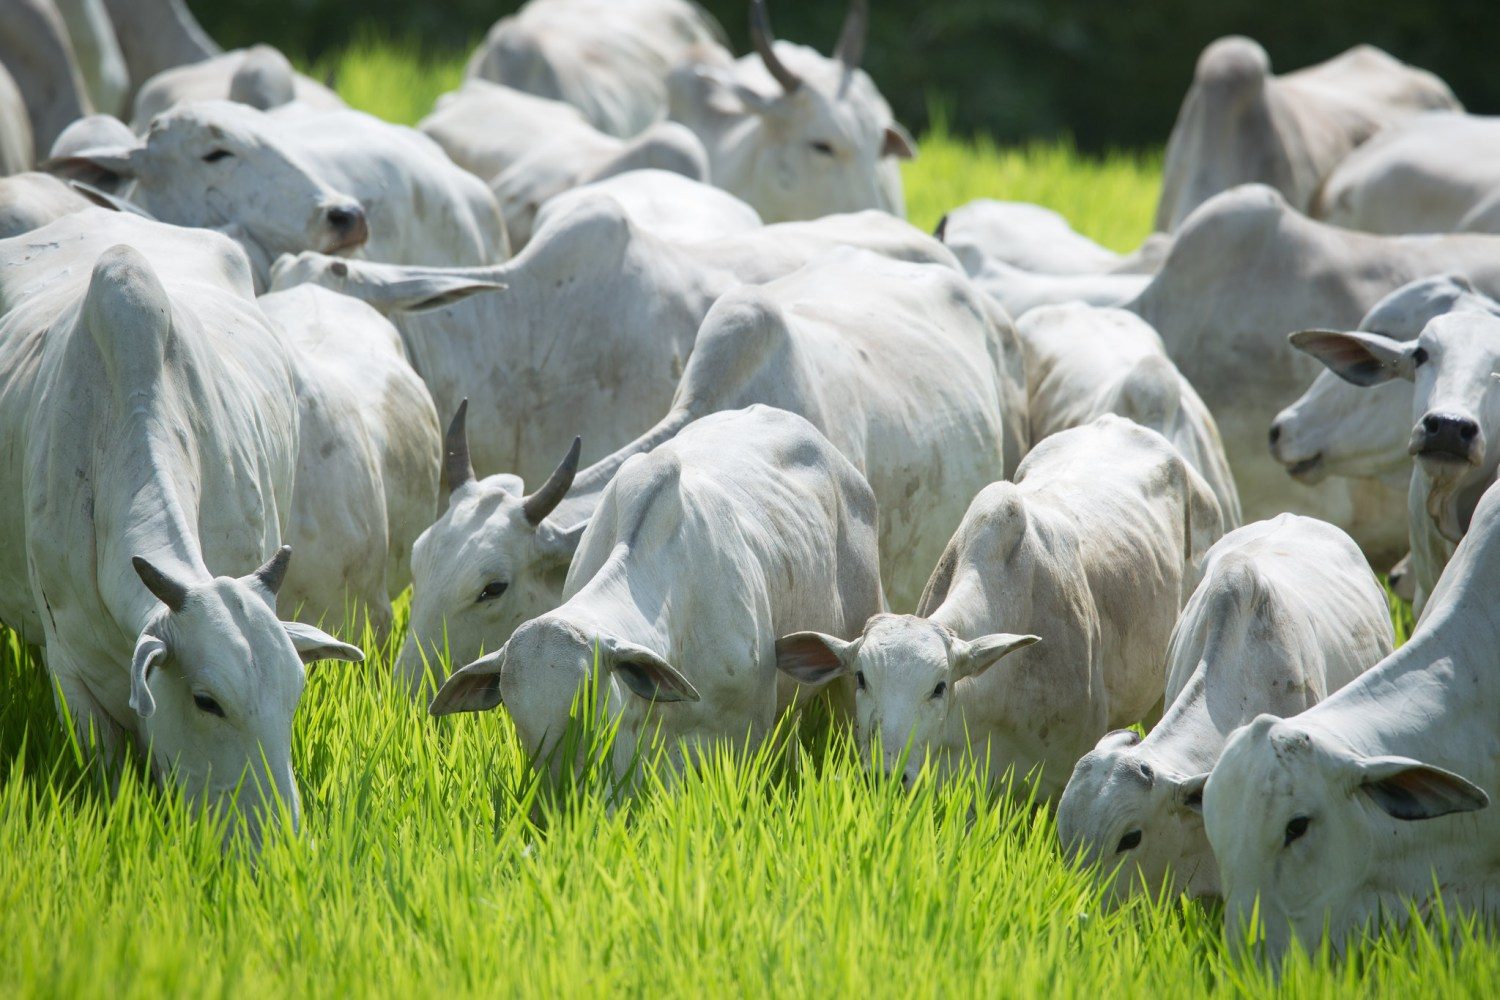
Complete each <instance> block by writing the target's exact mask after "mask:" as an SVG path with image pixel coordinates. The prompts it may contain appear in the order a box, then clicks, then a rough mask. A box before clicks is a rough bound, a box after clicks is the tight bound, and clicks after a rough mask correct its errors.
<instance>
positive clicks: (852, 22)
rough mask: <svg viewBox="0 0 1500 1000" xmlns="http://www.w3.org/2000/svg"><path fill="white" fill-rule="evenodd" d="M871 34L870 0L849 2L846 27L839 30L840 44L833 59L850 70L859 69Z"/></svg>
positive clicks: (835, 49) (845, 17)
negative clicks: (866, 42)
mask: <svg viewBox="0 0 1500 1000" xmlns="http://www.w3.org/2000/svg"><path fill="white" fill-rule="evenodd" d="M869 34H870V0H849V11H848V13H846V14H845V15H844V27H843V28H842V29H840V30H839V43H838V45H837V46H835V48H834V50H833V57H834V58H835V59H837V60H838V61H839V62H841V63H843V64H844V65H845V66H847V67H849V68H850V69H859V64H860V63H861V62H863V61H864V58H865V39H866V38H867V37H869Z"/></svg>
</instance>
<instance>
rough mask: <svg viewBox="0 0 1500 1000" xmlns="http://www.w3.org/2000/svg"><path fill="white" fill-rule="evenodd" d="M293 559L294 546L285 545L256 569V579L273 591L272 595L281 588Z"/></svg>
mask: <svg viewBox="0 0 1500 1000" xmlns="http://www.w3.org/2000/svg"><path fill="white" fill-rule="evenodd" d="M291 561H292V547H291V546H290V545H283V546H282V547H281V548H279V549H277V550H276V551H275V552H274V553H273V554H272V555H271V558H269V559H267V560H266V564H265V565H264V566H262V567H261V568H260V569H258V570H256V571H255V579H256V580H257V581H258V582H259V583H260V585H261V586H262V587H265V588H266V589H267V590H268V591H270V592H271V596H272V597H275V596H276V593H277V592H278V591H279V590H281V582H282V581H283V580H285V579H286V568H287V566H288V565H290V563H291Z"/></svg>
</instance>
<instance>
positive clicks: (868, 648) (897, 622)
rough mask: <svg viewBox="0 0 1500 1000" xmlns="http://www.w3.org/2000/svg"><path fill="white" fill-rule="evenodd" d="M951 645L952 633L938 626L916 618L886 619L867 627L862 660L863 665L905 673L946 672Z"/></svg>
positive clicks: (898, 616)
mask: <svg viewBox="0 0 1500 1000" xmlns="http://www.w3.org/2000/svg"><path fill="white" fill-rule="evenodd" d="M951 641H952V633H951V632H949V631H948V630H947V629H946V628H944V627H943V626H941V625H938V624H936V623H935V622H931V621H927V620H925V619H922V618H917V617H915V616H912V615H882V616H880V617H877V618H875V619H872V620H871V621H870V622H869V623H868V624H867V625H866V627H865V632H864V637H863V639H862V640H861V642H860V646H859V660H860V663H861V665H864V664H869V665H870V666H888V667H890V668H893V669H899V670H901V671H903V672H913V668H917V667H930V668H931V669H932V670H946V669H947V667H948V650H949V646H950V643H951Z"/></svg>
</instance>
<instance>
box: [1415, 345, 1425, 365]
mask: <svg viewBox="0 0 1500 1000" xmlns="http://www.w3.org/2000/svg"><path fill="white" fill-rule="evenodd" d="M1411 361H1412V364H1413V365H1415V366H1416V367H1418V368H1420V367H1422V366H1423V365H1425V364H1426V363H1427V348H1425V347H1419V348H1417V349H1416V350H1415V351H1412V352H1411Z"/></svg>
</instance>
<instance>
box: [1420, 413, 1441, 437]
mask: <svg viewBox="0 0 1500 1000" xmlns="http://www.w3.org/2000/svg"><path fill="white" fill-rule="evenodd" d="M1442 427H1443V418H1442V417H1440V416H1438V415H1437V414H1436V413H1429V414H1427V416H1425V417H1423V418H1422V429H1423V430H1424V431H1429V432H1431V433H1434V434H1435V433H1437V432H1438V431H1439V430H1441V429H1442Z"/></svg>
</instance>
